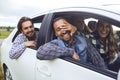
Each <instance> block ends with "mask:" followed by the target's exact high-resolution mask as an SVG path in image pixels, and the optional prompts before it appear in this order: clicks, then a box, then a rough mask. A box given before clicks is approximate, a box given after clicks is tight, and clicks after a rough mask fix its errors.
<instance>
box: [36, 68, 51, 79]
mask: <svg viewBox="0 0 120 80" xmlns="http://www.w3.org/2000/svg"><path fill="white" fill-rule="evenodd" d="M37 71H38V72H40V73H41V74H43V75H45V76H47V77H51V73H50V72H49V69H48V67H47V66H38V67H37Z"/></svg>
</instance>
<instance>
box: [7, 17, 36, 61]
mask: <svg viewBox="0 0 120 80" xmlns="http://www.w3.org/2000/svg"><path fill="white" fill-rule="evenodd" d="M17 29H18V31H19V32H20V34H19V35H18V36H17V37H16V38H15V40H14V42H13V45H12V48H11V50H10V52H9V57H10V58H11V59H17V58H18V57H20V55H21V54H22V53H23V52H24V50H25V49H26V48H27V47H30V48H34V49H35V48H36V41H37V34H38V32H35V31H34V25H33V22H32V20H31V19H30V18H28V17H22V18H21V19H20V20H19V22H18V25H17Z"/></svg>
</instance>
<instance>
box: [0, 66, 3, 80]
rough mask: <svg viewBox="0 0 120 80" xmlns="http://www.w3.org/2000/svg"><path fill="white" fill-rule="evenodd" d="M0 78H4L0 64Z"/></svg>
mask: <svg viewBox="0 0 120 80" xmlns="http://www.w3.org/2000/svg"><path fill="white" fill-rule="evenodd" d="M0 80H4V75H3V73H2V70H1V66H0Z"/></svg>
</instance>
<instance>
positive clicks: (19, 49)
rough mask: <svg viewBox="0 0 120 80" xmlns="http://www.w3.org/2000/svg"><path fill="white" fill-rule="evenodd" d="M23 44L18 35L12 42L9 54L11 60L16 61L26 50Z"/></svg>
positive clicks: (22, 39)
mask: <svg viewBox="0 0 120 80" xmlns="http://www.w3.org/2000/svg"><path fill="white" fill-rule="evenodd" d="M24 42H25V40H24V38H22V37H21V36H19V35H18V37H16V39H15V41H14V42H13V45H12V48H11V50H10V52H9V57H10V58H11V59H17V58H18V57H20V55H21V54H22V53H23V51H24V50H25V49H26V47H25V45H24Z"/></svg>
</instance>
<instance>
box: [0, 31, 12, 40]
mask: <svg viewBox="0 0 120 80" xmlns="http://www.w3.org/2000/svg"><path fill="white" fill-rule="evenodd" d="M11 31H12V30H10V31H7V29H0V39H4V38H6V37H8V35H9V34H10V33H11Z"/></svg>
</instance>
